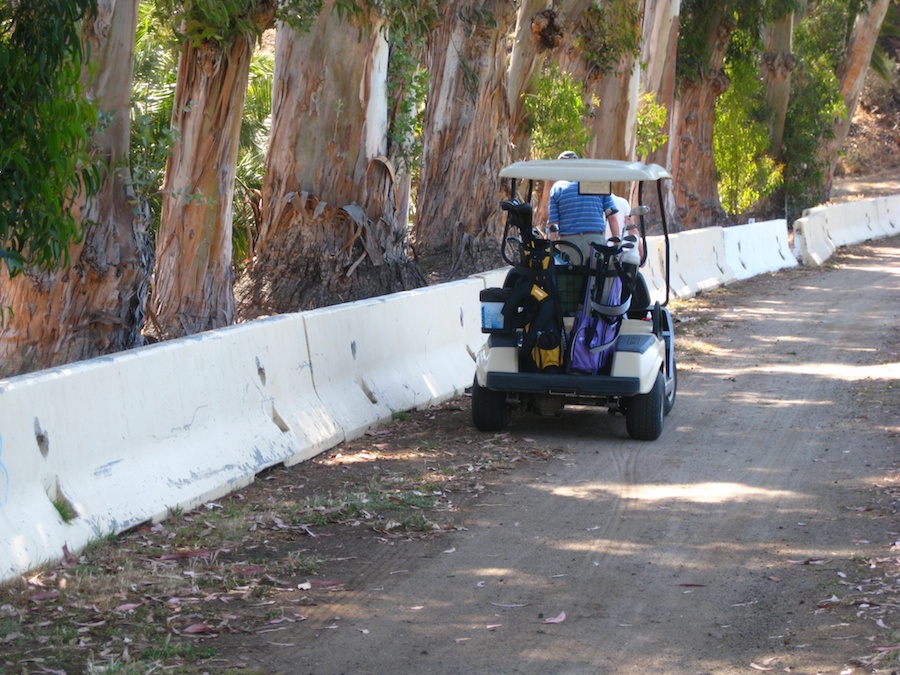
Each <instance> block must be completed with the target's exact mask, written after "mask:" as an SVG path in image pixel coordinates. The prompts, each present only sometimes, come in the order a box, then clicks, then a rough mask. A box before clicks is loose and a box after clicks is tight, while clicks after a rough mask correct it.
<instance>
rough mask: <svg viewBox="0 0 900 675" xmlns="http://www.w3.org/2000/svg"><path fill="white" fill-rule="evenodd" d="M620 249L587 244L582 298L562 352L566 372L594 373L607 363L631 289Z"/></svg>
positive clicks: (625, 311) (604, 367)
mask: <svg viewBox="0 0 900 675" xmlns="http://www.w3.org/2000/svg"><path fill="white" fill-rule="evenodd" d="M621 252H622V249H621V248H620V247H619V246H603V245H600V244H594V243H592V244H591V257H590V265H589V270H588V281H587V283H586V284H585V289H584V300H583V302H582V304H581V307H580V308H579V310H578V312H577V313H576V314H575V322H574V325H573V328H572V338H571V340H570V342H569V351H568V353H567V354H566V356H567V358H566V366H565V371H566V372H567V373H585V374H588V375H597V374H600V373H603V372H604V370H605V369H608V368H609V366H610V363H611V361H612V355H613V351H614V346H615V342H616V338H617V337H618V335H619V328H620V327H621V325H622V317H624V316H625V315H626V314H627V312H628V309H629V307H630V306H631V294H632V291H633V289H634V282H633V278H632V275H629V274H628V273H627V272H626V270H625V268H624V267H623V265H622V263H621V262H620V254H621ZM629 271H630V270H629Z"/></svg>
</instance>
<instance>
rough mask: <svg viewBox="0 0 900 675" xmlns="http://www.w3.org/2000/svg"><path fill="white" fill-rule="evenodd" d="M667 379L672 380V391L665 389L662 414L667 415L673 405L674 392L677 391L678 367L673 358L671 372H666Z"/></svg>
mask: <svg viewBox="0 0 900 675" xmlns="http://www.w3.org/2000/svg"><path fill="white" fill-rule="evenodd" d="M667 379H669V380H671V381H672V391H667V392H666V394H665V397H664V403H663V414H664V415H668V414H669V413H670V412H672V408H673V407H674V406H675V394H676V393H677V391H678V367H677V365H676V364H675V359H672V372H671V373H669V374H668V378H667Z"/></svg>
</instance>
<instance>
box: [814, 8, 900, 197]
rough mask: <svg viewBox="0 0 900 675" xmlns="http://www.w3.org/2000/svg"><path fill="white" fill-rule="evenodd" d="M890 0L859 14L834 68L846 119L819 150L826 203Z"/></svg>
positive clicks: (836, 123) (836, 126) (836, 121)
mask: <svg viewBox="0 0 900 675" xmlns="http://www.w3.org/2000/svg"><path fill="white" fill-rule="evenodd" d="M890 2H891V0H874V1H873V2H872V3H871V4H870V5H869V6H868V11H863V12H862V13H861V14H860V15H859V16H858V17H857V18H856V22H855V24H854V26H853V33H852V34H851V36H850V42H849V44H848V45H847V51H846V56H845V57H844V61H843V63H842V64H841V65H840V67H839V68H838V73H837V75H838V80H839V81H840V86H841V98H842V99H843V101H844V108H845V110H846V115H845V116H844V117H841V118H838V119H836V120H835V122H834V138H833V139H832V140H830V141H829V142H828V143H827V144H826V146H825V147H824V148H823V150H822V157H823V158H824V160H825V165H826V166H827V167H828V169H827V171H826V173H825V194H824V195H823V200H824V201H827V200H828V196H829V195H830V194H831V186H832V184H833V182H834V168H835V166H836V165H837V161H838V156H839V154H840V151H841V148H842V147H843V145H844V141H846V140H847V134H848V133H849V132H850V124H851V123H852V122H853V113H854V112H855V111H856V105H857V103H859V95H860V92H862V88H863V85H864V84H865V80H866V72H867V71H868V69H869V63H870V61H871V60H872V52H873V51H874V49H875V43H876V41H877V40H878V34H879V33H880V32H881V24H882V23H883V22H884V17H885V16H886V15H887V10H888V5H889V4H890Z"/></svg>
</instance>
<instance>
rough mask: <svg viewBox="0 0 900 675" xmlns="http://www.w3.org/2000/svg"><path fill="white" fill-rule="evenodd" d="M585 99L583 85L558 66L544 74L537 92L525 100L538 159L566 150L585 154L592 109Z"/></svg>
mask: <svg viewBox="0 0 900 675" xmlns="http://www.w3.org/2000/svg"><path fill="white" fill-rule="evenodd" d="M583 96H584V91H583V88H582V85H581V83H580V82H578V81H577V80H576V79H575V78H574V77H572V75H571V74H569V73H563V72H560V70H559V66H558V65H556V64H553V65H552V66H550V67H549V68H548V69H547V71H546V72H545V73H544V74H542V75H541V77H540V79H539V80H538V82H537V84H536V86H535V87H534V88H533V93H531V94H528V95H527V96H526V98H525V112H526V113H527V115H528V121H529V124H530V126H531V144H532V148H533V155H534V157H536V158H547V157H556V155H557V154H559V153H560V152H561V151H562V150H575V151H576V152H578V153H579V154H580V153H582V152H583V151H584V148H585V147H586V146H587V143H588V141H589V140H590V130H589V129H588V128H587V127H585V125H584V119H585V118H586V117H587V114H588V108H587V106H586V105H585V103H584V100H583Z"/></svg>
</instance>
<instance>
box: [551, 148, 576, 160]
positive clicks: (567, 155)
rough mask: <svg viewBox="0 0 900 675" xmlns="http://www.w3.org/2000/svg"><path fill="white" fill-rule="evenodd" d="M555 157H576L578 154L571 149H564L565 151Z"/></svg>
mask: <svg viewBox="0 0 900 675" xmlns="http://www.w3.org/2000/svg"><path fill="white" fill-rule="evenodd" d="M556 159H578V155H576V154H575V153H574V152H572V151H571V150H566V151H565V152H561V153H559V157H557V158H556Z"/></svg>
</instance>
